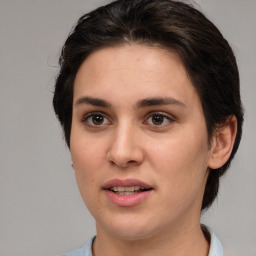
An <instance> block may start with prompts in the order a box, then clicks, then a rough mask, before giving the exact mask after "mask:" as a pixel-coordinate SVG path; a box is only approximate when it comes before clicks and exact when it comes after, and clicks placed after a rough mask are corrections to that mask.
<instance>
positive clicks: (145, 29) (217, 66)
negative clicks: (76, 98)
mask: <svg viewBox="0 0 256 256" xmlns="http://www.w3.org/2000/svg"><path fill="white" fill-rule="evenodd" d="M131 44H135V45H142V46H143V45H144V46H149V47H156V48H158V49H164V50H167V51H169V52H171V53H175V54H176V55H177V56H178V57H179V59H180V61H181V63H182V64H183V66H184V68H185V70H186V74H187V76H188V78H189V80H190V81H191V84H192V85H193V86H194V88H195V90H196V93H197V95H198V97H199V99H200V103H201V106H202V109H203V115H204V119H205V124H206V128H207V136H208V144H209V146H210V145H211V143H212V138H213V136H214V134H216V132H218V130H219V129H221V127H222V126H223V125H224V124H225V123H226V122H227V121H228V120H230V119H231V118H232V117H235V118H236V120H237V125H236V129H237V132H236V137H235V141H234V145H233V149H232V152H231V154H230V156H229V159H228V160H227V161H226V162H225V163H224V164H223V166H221V167H219V168H217V169H212V170H211V169H210V170H209V175H208V178H207V182H206V186H205V191H204V196H203V200H202V207H201V208H202V210H204V209H207V208H208V207H209V206H210V205H211V204H212V203H213V201H214V199H215V198H216V196H217V193H218V188H219V179H220V177H221V176H222V175H223V174H224V173H225V172H226V170H227V169H228V167H229V165H230V162H231V160H232V159H233V157H234V155H235V153H236V151H237V149H238V146H239V142H240V139H241V134H242V122H243V110H242V104H241V100H240V90H239V74H238V68H237V64H236V60H235V57H234V54H233V51H232V49H231V47H230V45H229V44H228V42H227V41H226V40H225V39H224V38H223V36H222V34H221V33H220V31H219V30H218V29H217V28H216V27H215V26H214V24H213V23H211V22H210V21H209V20H208V19H207V18H206V17H205V16H204V15H203V14H202V13H201V12H199V11H198V10H196V9H194V8H193V7H192V6H190V5H187V4H184V3H182V2H177V1H171V0H129V1H127V0H123V1H122V0H119V1H114V2H112V3H110V4H108V5H106V6H103V7H100V8H98V9H96V10H94V11H92V12H90V13H88V14H86V15H84V16H82V17H81V18H80V19H79V20H78V23H77V25H76V26H75V27H74V29H73V30H72V32H71V33H70V35H69V37H68V38H67V40H66V42H65V44H64V46H63V49H62V53H61V56H60V72H59V75H58V77H57V80H56V85H55V92H54V98H53V105H54V110H55V113H56V115H57V117H58V119H59V121H60V123H61V125H62V127H63V130H64V135H65V140H66V143H67V145H68V147H70V134H71V125H72V107H73V92H74V81H75V78H76V75H77V72H78V70H79V69H80V67H81V65H82V63H83V62H84V61H85V60H86V59H87V58H88V57H89V56H91V55H92V54H93V53H95V52H97V51H100V50H101V49H104V48H109V47H118V46H124V45H131Z"/></svg>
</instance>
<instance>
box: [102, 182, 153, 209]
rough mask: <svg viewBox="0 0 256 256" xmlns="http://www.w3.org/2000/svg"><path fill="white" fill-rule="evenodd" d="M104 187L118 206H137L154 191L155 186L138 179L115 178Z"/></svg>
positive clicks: (109, 197) (110, 198)
mask: <svg viewBox="0 0 256 256" xmlns="http://www.w3.org/2000/svg"><path fill="white" fill-rule="evenodd" d="M103 189H104V191H105V193H106V195H107V197H108V199H109V200H110V201H111V203H113V204H115V205H117V206H135V205H137V204H140V203H142V202H143V201H144V200H146V198H147V197H148V196H149V194H151V192H152V191H153V187H152V186H150V185H149V184H146V183H144V182H142V181H140V180H137V179H126V180H120V179H113V180H110V181H108V182H106V183H105V184H104V186H103Z"/></svg>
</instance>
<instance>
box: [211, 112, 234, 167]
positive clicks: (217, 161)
mask: <svg viewBox="0 0 256 256" xmlns="http://www.w3.org/2000/svg"><path fill="white" fill-rule="evenodd" d="M236 133H237V119H236V117H235V116H229V117H228V118H227V119H226V122H225V123H224V124H223V125H222V126H221V127H220V128H218V130H217V131H216V132H215V135H214V136H213V139H212V145H211V156H210V159H209V162H208V167H209V168H211V169H218V168H220V167H222V166H223V165H224V164H225V163H226V162H227V161H228V159H229V157H230V154H231V152H232V149H233V145H234V142H235V138H236Z"/></svg>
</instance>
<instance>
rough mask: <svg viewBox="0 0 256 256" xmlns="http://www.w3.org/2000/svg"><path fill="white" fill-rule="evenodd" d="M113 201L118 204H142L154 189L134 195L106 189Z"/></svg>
mask: <svg viewBox="0 0 256 256" xmlns="http://www.w3.org/2000/svg"><path fill="white" fill-rule="evenodd" d="M105 192H106V194H107V197H108V199H109V200H110V202H111V203H113V204H114V205H117V206H135V205H138V204H141V203H142V202H143V201H144V200H146V198H147V197H148V196H149V195H150V193H151V192H152V190H147V191H143V192H139V193H136V194H133V195H119V194H116V193H114V192H112V191H110V190H105Z"/></svg>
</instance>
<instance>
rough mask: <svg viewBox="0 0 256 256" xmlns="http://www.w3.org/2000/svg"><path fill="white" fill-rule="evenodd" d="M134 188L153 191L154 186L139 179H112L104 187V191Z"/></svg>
mask: <svg viewBox="0 0 256 256" xmlns="http://www.w3.org/2000/svg"><path fill="white" fill-rule="evenodd" d="M133 186H139V187H141V188H144V189H152V186H150V185H149V184H147V183H145V182H143V181H141V180H138V179H112V180H109V181H107V182H106V183H105V184H104V185H103V189H109V188H112V187H133Z"/></svg>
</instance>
